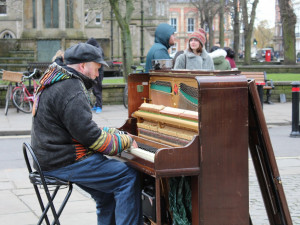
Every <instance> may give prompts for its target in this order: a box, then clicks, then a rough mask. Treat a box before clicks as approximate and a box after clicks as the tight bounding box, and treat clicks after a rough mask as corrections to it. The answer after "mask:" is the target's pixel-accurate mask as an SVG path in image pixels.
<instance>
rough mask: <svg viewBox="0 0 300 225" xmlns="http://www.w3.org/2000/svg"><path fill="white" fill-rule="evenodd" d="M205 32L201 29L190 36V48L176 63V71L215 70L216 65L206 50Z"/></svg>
mask: <svg viewBox="0 0 300 225" xmlns="http://www.w3.org/2000/svg"><path fill="white" fill-rule="evenodd" d="M205 42H206V38H205V31H204V30H203V29H202V28H200V29H199V30H198V31H195V32H194V33H192V34H191V35H190V36H189V42H188V48H187V49H186V50H185V51H184V53H183V54H181V55H179V56H178V57H177V59H176V61H175V65H174V69H189V70H193V69H202V70H214V63H213V60H212V59H211V57H210V56H209V54H208V53H207V51H206V50H205V47H204V45H205Z"/></svg>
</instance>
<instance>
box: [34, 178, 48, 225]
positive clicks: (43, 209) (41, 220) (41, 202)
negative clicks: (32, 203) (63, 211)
mask: <svg viewBox="0 0 300 225" xmlns="http://www.w3.org/2000/svg"><path fill="white" fill-rule="evenodd" d="M33 187H34V190H35V193H36V196H37V198H38V201H39V204H40V207H41V210H42V213H43V214H42V216H41V217H40V219H39V222H38V225H40V224H41V223H42V222H43V219H44V218H45V220H46V223H47V225H50V222H49V219H48V216H47V214H46V215H44V212H45V206H44V204H43V200H42V198H41V194H40V192H39V189H38V187H37V185H35V184H34V185H33Z"/></svg>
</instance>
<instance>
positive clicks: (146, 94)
mask: <svg viewBox="0 0 300 225" xmlns="http://www.w3.org/2000/svg"><path fill="white" fill-rule="evenodd" d="M250 83H251V82H250ZM252 83H253V82H252ZM254 92H255V89H254ZM256 94H257V93H256ZM248 99H249V81H248V80H247V79H246V78H245V77H244V76H241V75H239V72H238V71H235V72H233V71H207V72H206V71H188V70H180V71H178V70H155V71H150V73H149V74H130V75H129V77H128V120H127V121H126V123H125V124H124V125H123V126H122V127H121V128H120V129H121V130H124V131H127V132H129V133H130V134H132V135H133V138H134V139H135V140H136V141H137V142H138V144H139V146H142V147H140V148H138V149H131V150H128V151H123V152H122V153H121V155H120V156H119V158H120V159H122V160H125V161H126V162H127V163H128V164H130V165H131V166H132V167H134V168H135V169H137V170H139V171H140V172H141V173H142V174H145V175H147V176H150V177H152V178H154V180H155V197H156V224H162V222H161V221H162V216H161V203H162V202H161V195H162V183H163V182H162V179H167V178H170V177H181V176H190V177H191V191H192V216H191V217H192V224H193V225H198V224H208V225H220V224H222V225H227V224H228V225H232V224H238V225H243V224H252V223H251V219H250V216H249V187H248V186H249V185H248V147H249V109H250V108H251V105H250V106H249V103H250V102H252V101H248ZM153 149H154V150H153ZM250 150H251V148H250ZM255 151H256V150H255ZM252 152H254V151H252ZM255 155H257V153H254V155H253V156H255ZM273 167H274V164H273ZM275 167H276V165H275ZM257 168H258V167H257ZM259 170H260V171H261V168H260V169H259ZM261 182H262V183H266V182H265V178H261ZM275 192H276V188H275ZM271 193H272V190H271ZM268 194H270V191H268ZM271 198H272V197H271ZM265 201H266V202H270V201H272V200H270V199H269V198H268V197H267V198H265ZM279 202H283V203H284V204H283V205H284V206H283V207H281V209H282V208H284V209H283V210H281V212H279V213H278V212H275V216H274V210H273V211H270V212H268V215H269V217H271V218H274V217H277V215H278V214H280V215H279V218H280V219H271V220H272V221H276V222H274V223H272V224H291V219H290V216H289V212H288V208H287V204H286V201H285V198H284V194H283V195H281V199H280V201H279ZM272 203H274V201H272ZM272 206H274V204H272ZM274 208H276V206H275V207H274ZM267 211H268V210H267ZM275 211H276V210H275Z"/></svg>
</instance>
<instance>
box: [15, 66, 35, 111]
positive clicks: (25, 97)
mask: <svg viewBox="0 0 300 225" xmlns="http://www.w3.org/2000/svg"><path fill="white" fill-rule="evenodd" d="M25 74H28V72H27V73H24V74H23V76H22V80H21V82H20V86H17V87H15V88H14V89H13V91H12V92H13V95H12V100H13V103H14V105H15V106H16V107H17V109H19V110H21V111H22V112H24V113H31V112H32V106H33V101H34V93H35V91H36V89H37V87H38V84H37V82H36V81H35V80H34V79H32V80H33V92H30V91H29V90H28V89H27V86H26V85H25V84H24V79H29V81H30V79H31V78H32V77H33V76H34V75H37V74H40V71H39V70H38V69H34V70H33V72H32V73H31V74H29V75H25Z"/></svg>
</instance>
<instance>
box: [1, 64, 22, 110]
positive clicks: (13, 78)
mask: <svg viewBox="0 0 300 225" xmlns="http://www.w3.org/2000/svg"><path fill="white" fill-rule="evenodd" d="M0 72H1V73H2V74H3V75H2V80H3V81H9V84H8V85H7V91H6V95H5V108H4V114H5V116H7V113H8V108H9V103H10V101H11V100H12V94H13V85H12V83H13V82H15V86H16V87H17V86H18V82H20V81H21V78H22V76H23V74H22V73H20V72H11V71H6V70H1V71H0ZM18 111H19V110H18Z"/></svg>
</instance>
